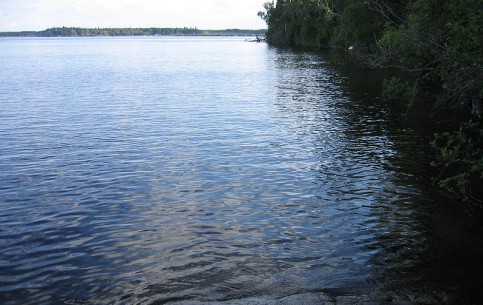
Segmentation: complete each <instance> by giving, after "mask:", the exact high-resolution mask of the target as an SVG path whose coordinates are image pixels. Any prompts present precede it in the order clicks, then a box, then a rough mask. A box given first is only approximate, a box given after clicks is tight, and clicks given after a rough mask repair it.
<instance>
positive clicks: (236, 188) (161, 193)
mask: <svg viewBox="0 0 483 305" xmlns="http://www.w3.org/2000/svg"><path fill="white" fill-rule="evenodd" d="M0 50H1V51H0V67H1V71H0V121H1V124H0V247H1V249H2V250H1V252H0V298H1V299H2V300H3V302H5V303H6V304H14V303H15V304H16V303H18V304H51V303H76V304H81V303H83V302H85V303H89V304H91V303H94V304H96V303H100V304H113V303H116V302H117V303H121V304H123V303H126V304H136V303H139V304H141V303H143V304H144V303H150V302H155V301H157V302H163V301H167V300H177V299H182V298H189V299H201V300H203V299H229V298H240V297H245V296H256V295H267V294H272V295H287V294H291V293H296V292H300V291H311V290H317V289H325V288H341V287H344V288H348V287H352V288H354V289H368V287H374V286H379V285H383V284H387V282H390V281H404V280H416V279H418V278H419V277H421V276H422V275H421V274H420V273H418V272H414V270H416V269H418V268H420V266H421V264H423V263H424V262H425V260H429V259H428V258H427V257H425V256H424V253H425V251H426V250H427V247H428V242H427V239H428V234H430V232H429V229H428V226H427V225H426V213H427V211H426V209H425V206H427V205H425V202H426V201H429V200H430V199H428V195H427V192H426V191H425V190H423V189H422V186H421V184H419V183H418V178H417V175H418V168H417V166H416V165H417V164H418V163H417V161H414V160H417V159H418V158H420V157H422V158H424V153H418V152H417V151H416V152H415V151H414V149H413V148H414V145H417V143H426V142H427V140H428V138H427V137H426V135H424V134H416V133H415V132H413V131H411V130H405V129H403V128H402V127H401V126H398V125H397V124H393V123H390V119H391V116H394V113H391V109H390V108H388V107H387V105H384V103H383V102H382V101H378V100H377V99H375V98H374V96H375V95H374V94H373V92H372V91H373V89H370V88H367V89H366V91H365V93H364V90H362V91H360V92H359V93H354V91H351V89H350V88H349V87H350V86H355V85H357V84H353V83H351V82H350V81H349V76H350V75H349V74H350V72H347V71H346V72H347V73H346V72H344V71H340V70H337V69H336V68H334V66H332V65H330V64H329V63H328V62H327V61H326V60H325V59H324V57H323V56H319V55H315V54H306V53H294V52H290V51H280V50H277V49H272V48H269V47H268V46H266V45H265V44H256V43H248V42H244V41H243V38H236V37H234V38H233V37H232V38H75V39H72V38H61V39H33V38H32V39H30V38H29V39H6V38H5V39H0ZM344 73H345V74H344ZM362 78H364V76H362ZM362 85H364V84H362ZM408 143H413V144H408ZM414 143H416V144H414ZM408 160H413V161H408ZM408 164H409V165H408ZM415 164H416V165H415ZM401 275H404V276H401ZM398 276H399V277H398ZM0 303H2V301H0Z"/></svg>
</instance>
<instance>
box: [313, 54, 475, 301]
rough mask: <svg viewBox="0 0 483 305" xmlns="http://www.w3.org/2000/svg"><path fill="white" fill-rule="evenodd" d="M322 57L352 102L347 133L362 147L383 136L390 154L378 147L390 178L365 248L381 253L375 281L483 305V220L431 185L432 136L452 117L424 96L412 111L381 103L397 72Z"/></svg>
mask: <svg viewBox="0 0 483 305" xmlns="http://www.w3.org/2000/svg"><path fill="white" fill-rule="evenodd" d="M322 57H323V58H324V59H326V60H327V63H326V65H328V66H330V67H331V68H330V69H331V70H333V71H335V72H336V73H337V74H338V75H340V76H341V77H342V78H343V81H342V84H341V86H342V87H343V88H344V89H345V94H347V95H348V96H350V97H351V103H348V104H345V109H346V110H347V115H346V116H345V118H344V119H345V121H346V122H347V125H348V126H349V128H348V129H347V130H346V132H347V133H348V134H351V136H355V137H357V138H358V139H359V140H358V141H363V142H365V143H364V144H363V147H370V146H371V142H372V141H374V139H377V138H378V137H384V138H385V142H386V143H390V144H389V146H390V149H391V150H392V152H390V153H387V150H386V151H385V149H384V147H380V148H379V151H380V152H381V154H382V155H383V157H382V158H381V160H379V163H380V164H382V165H383V167H384V169H386V170H387V171H388V172H389V173H390V174H389V175H388V176H387V177H385V179H382V180H381V183H382V184H383V185H384V187H383V192H380V193H379V194H378V195H377V196H376V197H377V199H376V202H375V204H374V205H373V206H372V207H371V215H372V216H374V217H375V218H376V219H377V220H376V221H375V222H376V225H375V226H374V227H373V228H372V231H373V232H374V235H375V238H374V240H373V241H372V242H371V243H369V244H366V245H364V246H363V248H362V249H363V251H375V253H374V255H373V256H372V257H371V259H370V262H371V263H372V264H373V265H374V267H375V268H374V274H373V275H372V276H371V280H374V281H375V282H376V283H381V284H383V286H384V287H387V288H388V289H393V290H394V289H395V290H400V291H407V292H408V293H409V294H411V293H414V294H418V293H422V294H424V293H428V292H433V291H434V292H437V293H436V294H438V293H440V300H444V295H445V294H448V295H450V296H452V297H451V299H452V300H453V301H450V302H454V303H455V304H466V303H468V304H478V303H479V302H480V300H481V296H482V295H483V292H481V287H482V286H481V280H480V279H479V276H480V275H481V274H482V272H483V258H482V256H481V249H483V228H482V227H481V217H480V216H478V214H479V213H478V211H476V213H473V214H474V215H472V214H471V213H467V212H466V208H467V207H466V206H465V205H464V204H463V203H461V202H458V201H455V200H453V199H451V198H448V197H445V196H444V195H443V194H441V193H440V192H439V191H438V190H437V189H435V187H434V186H433V184H432V182H431V177H432V176H434V175H437V172H436V170H435V169H434V168H432V167H431V166H430V163H431V161H432V156H433V154H434V153H435V152H434V151H433V150H431V148H430V142H431V141H432V139H433V135H434V133H436V132H440V131H441V130H444V128H445V127H449V126H451V122H452V121H451V119H450V120H448V118H447V117H445V116H446V114H444V113H434V112H433V111H432V109H431V108H430V107H431V104H432V102H431V101H428V100H424V98H420V99H419V100H416V102H415V103H414V105H412V106H411V107H410V108H409V106H408V105H407V104H406V103H404V102H403V103H401V102H399V101H385V100H382V99H380V96H381V94H380V90H381V87H382V86H381V85H382V82H383V80H384V79H385V78H388V77H392V76H394V75H398V72H397V71H391V70H386V71H374V70H369V69H363V68H358V67H357V66H354V65H352V64H350V63H348V62H347V60H346V59H345V58H344V55H343V54H342V55H341V54H332V53H330V52H329V53H325V54H322ZM402 77H407V76H404V75H402ZM453 115H458V114H457V113H456V114H455V113H453ZM441 121H443V124H441ZM445 122H446V125H445V126H442V125H444V123H445ZM453 125H454V124H453ZM453 127H454V126H453ZM365 139H369V140H368V141H366V140H365ZM371 139H372V140H371ZM473 218H474V219H473ZM478 218H479V219H478ZM409 291H412V292H409Z"/></svg>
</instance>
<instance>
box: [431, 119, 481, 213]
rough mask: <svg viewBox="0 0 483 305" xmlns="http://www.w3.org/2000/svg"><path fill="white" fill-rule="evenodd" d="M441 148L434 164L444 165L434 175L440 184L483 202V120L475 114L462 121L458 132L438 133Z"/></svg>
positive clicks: (465, 198) (435, 143)
mask: <svg viewBox="0 0 483 305" xmlns="http://www.w3.org/2000/svg"><path fill="white" fill-rule="evenodd" d="M432 145H433V148H435V149H436V150H438V158H437V160H436V161H435V162H433V166H437V167H440V168H442V171H441V173H440V175H439V176H438V177H437V178H435V179H434V181H435V183H437V184H438V186H439V187H441V188H444V189H446V190H447V191H448V192H450V193H452V194H454V195H456V196H458V197H461V198H463V199H464V200H465V201H468V202H471V203H474V204H477V205H479V206H482V205H483V189H482V188H483V120H482V119H481V117H479V118H475V119H473V120H470V121H468V122H465V123H463V124H462V125H461V127H460V129H459V130H458V131H456V132H453V133H449V132H444V133H441V134H437V135H435V139H434V141H433V143H432Z"/></svg>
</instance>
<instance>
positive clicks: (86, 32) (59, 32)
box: [0, 27, 266, 37]
mask: <svg viewBox="0 0 483 305" xmlns="http://www.w3.org/2000/svg"><path fill="white" fill-rule="evenodd" d="M265 32H266V30H265V29H259V30H244V29H224V30H200V29H197V28H186V27H184V28H77V27H61V28H59V27H58V28H49V29H46V30H43V31H18V32H0V37H95V36H264V35H265Z"/></svg>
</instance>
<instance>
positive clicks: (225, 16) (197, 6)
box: [0, 0, 267, 32]
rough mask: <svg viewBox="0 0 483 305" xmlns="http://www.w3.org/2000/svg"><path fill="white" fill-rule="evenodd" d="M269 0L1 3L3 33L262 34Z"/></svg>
mask: <svg viewBox="0 0 483 305" xmlns="http://www.w3.org/2000/svg"><path fill="white" fill-rule="evenodd" d="M265 2H267V0H0V32H4V31H26V30H33V31H41V30H45V29H47V28H51V27H62V26H65V27H90V28H94V27H101V28H102V27H197V28H198V29H229V28H230V29H231V28H239V29H262V28H266V25H265V23H264V21H263V20H261V19H260V17H258V16H257V12H258V11H261V10H263V3H265Z"/></svg>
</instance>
